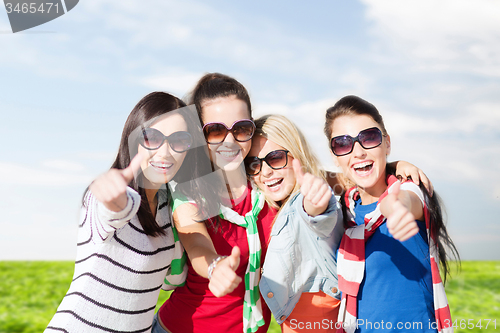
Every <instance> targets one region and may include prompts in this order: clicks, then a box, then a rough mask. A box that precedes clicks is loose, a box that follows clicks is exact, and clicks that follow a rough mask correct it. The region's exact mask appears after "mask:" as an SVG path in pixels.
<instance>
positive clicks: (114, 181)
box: [89, 169, 128, 212]
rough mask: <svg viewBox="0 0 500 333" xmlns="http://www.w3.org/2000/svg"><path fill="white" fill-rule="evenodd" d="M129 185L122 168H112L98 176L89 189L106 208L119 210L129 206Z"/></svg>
mask: <svg viewBox="0 0 500 333" xmlns="http://www.w3.org/2000/svg"><path fill="white" fill-rule="evenodd" d="M127 185H128V183H127V182H126V181H125V179H124V178H123V176H122V174H121V170H117V169H111V170H109V171H108V172H106V173H104V174H102V175H101V176H99V177H97V179H96V180H94V181H93V182H92V184H90V186H89V189H90V191H91V192H92V194H93V195H94V196H95V197H96V199H97V200H98V201H99V202H101V203H102V204H104V206H105V207H106V208H108V209H109V210H112V211H115V212H119V211H121V210H123V209H124V208H125V207H126V206H127V194H126V193H127Z"/></svg>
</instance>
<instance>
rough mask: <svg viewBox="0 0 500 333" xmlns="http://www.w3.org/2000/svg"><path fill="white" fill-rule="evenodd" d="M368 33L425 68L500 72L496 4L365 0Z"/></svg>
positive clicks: (454, 0)
mask: <svg viewBox="0 0 500 333" xmlns="http://www.w3.org/2000/svg"><path fill="white" fill-rule="evenodd" d="M363 2H364V3H365V4H366V6H367V8H368V9H367V12H366V15H367V17H368V19H369V20H371V21H372V22H373V30H372V33H373V34H374V35H376V36H377V37H378V38H380V39H381V40H383V41H384V42H385V44H386V45H388V46H389V47H390V48H391V49H392V50H396V51H397V52H398V54H400V55H404V56H405V57H409V58H410V59H408V60H409V61H408V62H409V63H412V62H413V63H414V64H415V68H418V69H420V70H424V71H454V72H463V73H473V74H479V75H482V76H495V77H499V76H500V43H499V42H498V40H499V38H500V20H499V19H498V17H499V14H500V3H499V2H498V1H491V0H474V1H472V0H443V1H433V0H408V1H398V0H363Z"/></svg>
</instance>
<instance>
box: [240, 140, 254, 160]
mask: <svg viewBox="0 0 500 333" xmlns="http://www.w3.org/2000/svg"><path fill="white" fill-rule="evenodd" d="M240 147H241V151H242V154H243V158H245V157H247V155H248V153H249V152H250V149H251V148H252V140H249V141H247V142H240Z"/></svg>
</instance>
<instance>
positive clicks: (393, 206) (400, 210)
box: [380, 182, 419, 241]
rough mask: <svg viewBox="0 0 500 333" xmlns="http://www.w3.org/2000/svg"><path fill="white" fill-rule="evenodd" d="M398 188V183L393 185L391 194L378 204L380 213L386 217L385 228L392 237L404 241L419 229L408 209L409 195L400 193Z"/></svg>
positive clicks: (403, 192) (409, 203) (399, 184)
mask: <svg viewBox="0 0 500 333" xmlns="http://www.w3.org/2000/svg"><path fill="white" fill-rule="evenodd" d="M400 187H401V183H400V182H397V184H395V185H394V187H393V189H392V192H391V193H389V194H388V195H387V196H386V197H385V198H384V199H383V200H382V202H381V203H380V212H381V213H382V215H384V216H385V217H387V222H386V223H387V228H388V229H389V232H390V233H391V235H392V237H394V238H395V239H398V240H400V241H405V240H407V239H409V238H410V237H413V236H414V235H415V234H416V233H417V232H418V230H419V229H418V225H417V222H415V216H414V215H413V213H412V212H411V209H410V208H411V207H409V205H411V200H410V198H409V194H408V193H406V191H400ZM407 196H408V198H407Z"/></svg>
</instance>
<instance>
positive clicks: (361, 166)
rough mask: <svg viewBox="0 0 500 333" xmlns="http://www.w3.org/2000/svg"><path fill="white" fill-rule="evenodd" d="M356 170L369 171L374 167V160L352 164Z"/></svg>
mask: <svg viewBox="0 0 500 333" xmlns="http://www.w3.org/2000/svg"><path fill="white" fill-rule="evenodd" d="M352 168H353V169H354V171H356V172H368V171H370V170H371V169H372V168H373V162H363V163H358V164H355V165H353V166H352Z"/></svg>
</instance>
